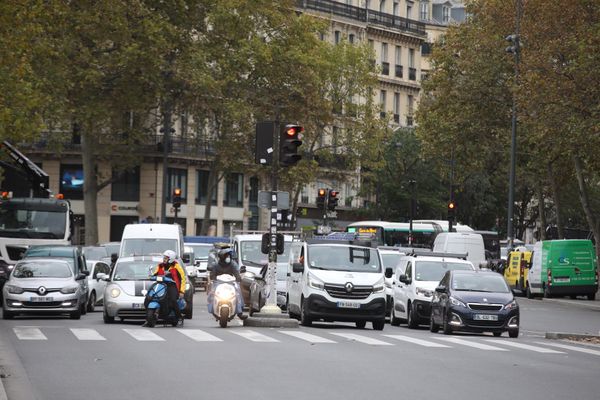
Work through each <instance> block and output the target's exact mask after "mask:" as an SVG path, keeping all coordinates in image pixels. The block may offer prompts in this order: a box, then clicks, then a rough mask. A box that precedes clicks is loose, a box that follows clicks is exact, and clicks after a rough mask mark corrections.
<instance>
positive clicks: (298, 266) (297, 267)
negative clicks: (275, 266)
mask: <svg viewBox="0 0 600 400" xmlns="http://www.w3.org/2000/svg"><path fill="white" fill-rule="evenodd" d="M292 271H293V272H295V273H302V272H304V264H302V263H299V262H295V263H293V264H292Z"/></svg>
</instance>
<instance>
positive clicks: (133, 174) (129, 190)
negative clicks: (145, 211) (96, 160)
mask: <svg viewBox="0 0 600 400" xmlns="http://www.w3.org/2000/svg"><path fill="white" fill-rule="evenodd" d="M112 176H113V183H112V185H111V194H110V199H111V200H112V201H140V168H139V167H135V168H134V169H131V170H127V171H115V170H113V172H112Z"/></svg>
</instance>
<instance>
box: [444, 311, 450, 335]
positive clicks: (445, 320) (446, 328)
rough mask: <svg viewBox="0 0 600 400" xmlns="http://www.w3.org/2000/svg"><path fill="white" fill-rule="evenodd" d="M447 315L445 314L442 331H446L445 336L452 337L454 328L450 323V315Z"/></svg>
mask: <svg viewBox="0 0 600 400" xmlns="http://www.w3.org/2000/svg"><path fill="white" fill-rule="evenodd" d="M446 314H447V313H444V322H443V326H442V328H443V329H442V330H443V331H444V335H452V327H451V326H450V324H449V323H448V315H446Z"/></svg>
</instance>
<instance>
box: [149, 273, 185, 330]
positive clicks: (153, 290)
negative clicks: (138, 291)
mask: <svg viewBox="0 0 600 400" xmlns="http://www.w3.org/2000/svg"><path fill="white" fill-rule="evenodd" d="M168 285H175V281H174V280H173V279H172V278H170V277H169V276H166V275H164V276H157V277H156V282H154V283H153V284H152V286H150V289H148V292H147V293H146V298H145V299H144V307H145V308H146V324H145V326H148V327H150V328H153V327H154V326H156V323H157V322H158V321H159V320H162V321H163V322H164V323H165V326H166V325H167V324H171V326H177V324H178V323H179V320H178V319H177V316H176V314H175V310H172V309H170V308H169V304H168V299H167V292H168V290H167V288H168ZM177 306H178V307H179V310H181V311H183V310H184V309H185V300H184V299H177ZM181 323H182V324H183V319H182V321H181Z"/></svg>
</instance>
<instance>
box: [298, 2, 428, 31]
mask: <svg viewBox="0 0 600 400" xmlns="http://www.w3.org/2000/svg"><path fill="white" fill-rule="evenodd" d="M296 6H297V7H298V8H300V9H304V10H312V11H320V12H323V13H328V14H332V15H335V16H338V17H344V18H349V19H353V20H356V21H360V22H366V23H368V24H372V25H376V26H382V27H385V28H391V29H396V30H398V31H402V32H409V33H413V34H416V35H420V36H425V35H426V32H425V24H424V23H423V22H419V21H414V20H411V19H407V18H402V17H398V16H395V15H392V14H387V13H382V12H378V11H373V10H368V9H365V8H362V7H356V6H351V5H349V4H344V3H339V2H337V1H333V0H296Z"/></svg>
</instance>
